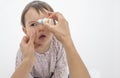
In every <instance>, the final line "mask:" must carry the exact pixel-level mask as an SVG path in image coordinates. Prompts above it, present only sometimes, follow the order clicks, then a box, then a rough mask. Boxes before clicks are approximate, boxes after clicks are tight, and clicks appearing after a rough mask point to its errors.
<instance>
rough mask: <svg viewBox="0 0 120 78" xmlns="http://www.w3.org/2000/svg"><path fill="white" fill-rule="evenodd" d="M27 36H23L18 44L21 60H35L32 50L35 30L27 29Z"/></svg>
mask: <svg viewBox="0 0 120 78" xmlns="http://www.w3.org/2000/svg"><path fill="white" fill-rule="evenodd" d="M28 34H29V36H24V37H23V39H22V41H21V44H20V47H21V51H22V55H23V59H31V60H32V59H33V60H35V48H34V40H35V37H36V34H35V30H34V29H33V28H29V30H28Z"/></svg>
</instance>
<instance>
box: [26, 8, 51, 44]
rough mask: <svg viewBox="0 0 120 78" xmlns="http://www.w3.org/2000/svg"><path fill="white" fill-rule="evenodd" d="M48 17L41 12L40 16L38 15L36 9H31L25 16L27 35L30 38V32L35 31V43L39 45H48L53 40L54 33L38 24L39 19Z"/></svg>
mask: <svg viewBox="0 0 120 78" xmlns="http://www.w3.org/2000/svg"><path fill="white" fill-rule="evenodd" d="M46 17H48V14H47V13H42V12H40V14H38V13H37V11H36V10H35V9H34V8H30V9H29V10H28V12H27V13H26V14H25V30H26V35H28V36H30V32H32V30H35V32H36V38H35V43H36V44H38V45H42V44H46V43H48V42H50V40H51V38H52V33H51V32H50V31H49V30H47V29H46V28H45V26H43V25H42V24H40V23H38V22H37V21H38V20H39V19H42V18H46ZM31 29H32V30H31Z"/></svg>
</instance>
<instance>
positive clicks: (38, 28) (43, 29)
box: [37, 25, 45, 32]
mask: <svg viewBox="0 0 120 78" xmlns="http://www.w3.org/2000/svg"><path fill="white" fill-rule="evenodd" d="M37 30H38V32H43V31H45V27H44V26H43V25H39V26H38V27H37Z"/></svg>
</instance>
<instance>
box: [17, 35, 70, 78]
mask: <svg viewBox="0 0 120 78" xmlns="http://www.w3.org/2000/svg"><path fill="white" fill-rule="evenodd" d="M35 56H36V58H37V62H35V64H34V66H33V68H32V71H31V72H30V74H29V78H34V77H36V78H68V64H67V59H66V54H65V51H64V48H63V46H62V44H61V43H60V42H59V41H58V40H57V39H56V38H55V37H53V38H52V40H51V46H50V48H49V50H48V51H47V52H45V53H44V54H39V53H37V52H35ZM21 61H22V52H21V50H20V49H19V50H18V53H17V56H16V68H17V67H18V66H19V65H20V63H21ZM52 74H53V75H52ZM51 75H52V77H51Z"/></svg>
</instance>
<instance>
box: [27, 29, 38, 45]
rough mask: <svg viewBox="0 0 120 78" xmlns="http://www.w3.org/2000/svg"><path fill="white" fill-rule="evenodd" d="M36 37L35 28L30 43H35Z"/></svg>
mask: <svg viewBox="0 0 120 78" xmlns="http://www.w3.org/2000/svg"><path fill="white" fill-rule="evenodd" d="M35 37H36V34H35V29H33V30H32V31H31V33H30V40H29V44H34V41H35Z"/></svg>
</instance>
